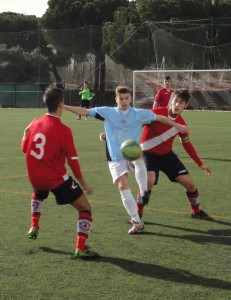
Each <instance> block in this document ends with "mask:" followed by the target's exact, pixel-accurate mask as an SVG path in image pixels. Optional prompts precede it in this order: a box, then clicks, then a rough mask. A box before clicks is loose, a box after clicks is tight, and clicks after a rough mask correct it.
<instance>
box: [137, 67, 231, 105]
mask: <svg viewBox="0 0 231 300" xmlns="http://www.w3.org/2000/svg"><path fill="white" fill-rule="evenodd" d="M166 76H170V77H171V79H172V88H173V89H177V88H188V89H189V91H190V93H191V98H190V104H189V107H190V108H191V109H224V108H225V107H226V106H227V107H231V69H217V70H140V71H133V106H134V107H148V108H150V107H152V105H153V101H154V98H155V95H156V92H157V90H159V89H160V88H162V87H163V82H164V77H166Z"/></svg>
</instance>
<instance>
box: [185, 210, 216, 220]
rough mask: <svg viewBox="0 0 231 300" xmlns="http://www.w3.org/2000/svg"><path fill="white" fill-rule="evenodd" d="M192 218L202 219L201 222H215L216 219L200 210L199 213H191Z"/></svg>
mask: <svg viewBox="0 0 231 300" xmlns="http://www.w3.org/2000/svg"><path fill="white" fill-rule="evenodd" d="M191 217H192V218H194V219H200V220H207V221H213V220H214V219H213V218H212V217H211V216H210V215H208V214H206V212H204V211H203V210H200V211H199V212H191Z"/></svg>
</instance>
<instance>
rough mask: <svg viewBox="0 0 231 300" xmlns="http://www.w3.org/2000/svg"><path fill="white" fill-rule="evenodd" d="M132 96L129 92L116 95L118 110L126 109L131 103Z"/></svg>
mask: <svg viewBox="0 0 231 300" xmlns="http://www.w3.org/2000/svg"><path fill="white" fill-rule="evenodd" d="M131 101H132V97H131V95H130V94H129V93H126V94H118V95H116V103H117V105H118V107H119V109H120V110H127V109H128V108H129V107H130V105H131Z"/></svg>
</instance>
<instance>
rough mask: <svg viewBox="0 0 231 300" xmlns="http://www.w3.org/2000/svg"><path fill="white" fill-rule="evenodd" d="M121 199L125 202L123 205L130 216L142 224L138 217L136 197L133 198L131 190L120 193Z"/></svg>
mask: <svg viewBox="0 0 231 300" xmlns="http://www.w3.org/2000/svg"><path fill="white" fill-rule="evenodd" d="M120 195H121V199H122V202H123V205H124V207H125V209H126V211H127V213H128V214H129V216H130V217H131V218H132V219H133V220H134V221H135V222H137V223H140V222H141V220H140V217H139V215H138V210H137V206H136V201H135V199H134V197H133V196H132V192H131V190H121V191H120Z"/></svg>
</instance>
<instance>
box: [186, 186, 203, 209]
mask: <svg viewBox="0 0 231 300" xmlns="http://www.w3.org/2000/svg"><path fill="white" fill-rule="evenodd" d="M186 197H187V199H188V200H189V202H190V204H191V211H192V212H193V213H197V212H199V211H200V198H199V192H198V190H196V191H195V192H192V193H189V192H186Z"/></svg>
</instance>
